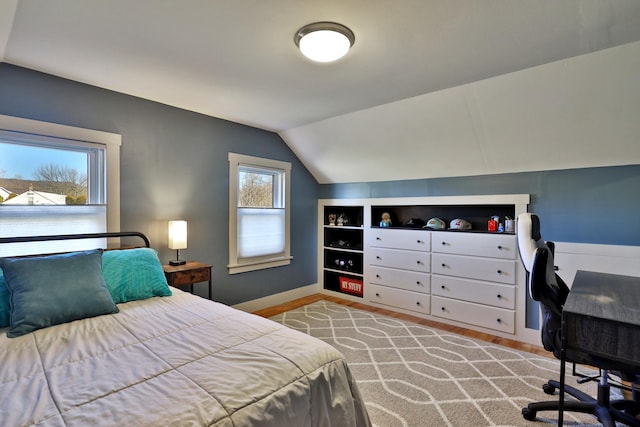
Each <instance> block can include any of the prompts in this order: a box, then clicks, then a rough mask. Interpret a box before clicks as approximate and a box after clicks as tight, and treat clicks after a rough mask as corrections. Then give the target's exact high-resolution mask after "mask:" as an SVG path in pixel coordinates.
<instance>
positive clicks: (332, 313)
mask: <svg viewBox="0 0 640 427" xmlns="http://www.w3.org/2000/svg"><path fill="white" fill-rule="evenodd" d="M271 319H272V320H275V321H277V322H280V323H283V324H285V325H287V326H289V327H291V328H293V329H297V330H300V331H302V332H305V333H307V334H309V335H312V336H314V337H317V338H319V339H321V340H323V341H325V342H327V343H329V344H331V345H332V346H334V347H335V348H337V349H338V350H340V351H341V352H342V353H343V354H344V355H345V357H346V359H347V361H348V363H349V366H350V367H351V370H352V372H353V375H354V377H355V378H356V380H357V383H358V387H359V388H360V392H361V393H362V395H363V399H364V400H365V402H366V404H367V409H368V411H369V416H370V417H371V421H372V422H373V424H374V425H375V426H378V427H395V426H411V427H413V426H431V427H437V426H456V427H457V426H474V427H475V426H529V427H535V426H536V425H540V426H542V425H555V424H557V414H556V413H554V412H540V413H538V418H537V421H536V422H531V421H526V420H525V419H524V418H523V417H522V415H521V412H520V411H521V408H522V407H524V406H526V405H527V403H529V402H533V401H540V400H550V399H557V393H556V396H555V397H554V396H549V395H546V394H545V393H544V392H543V391H542V384H543V383H545V382H546V381H547V380H548V379H551V378H556V379H557V378H558V375H559V372H560V367H559V362H558V361H557V360H556V359H553V358H546V357H541V356H538V355H534V354H531V353H527V352H522V351H517V350H513V349H510V348H507V347H502V346H499V345H495V344H491V343H487V342H484V341H480V340H474V339H469V338H467V337H464V336H461V335H457V334H453V333H450V332H446V331H443V330H438V329H434V328H429V327H425V326H422V325H418V324H414V323H411V322H405V321H401V320H397V319H393V318H390V317H386V316H383V315H379V314H376V313H370V312H366V311H361V310H356V309H353V308H350V307H346V306H343V305H339V304H335V303H332V302H328V301H319V302H315V303H313V304H309V305H306V306H304V307H300V308H298V309H295V310H291V311H288V312H285V313H283V314H280V315H278V316H274V317H272V318H271ZM570 369H571V368H570V366H568V372H569V373H570V372H571V370H570ZM567 380H568V383H569V384H571V385H574V382H575V381H574V379H572V378H570V377H569V376H568V377H567ZM581 388H583V389H584V390H585V391H586V392H588V393H589V394H591V395H593V393H594V392H595V383H590V384H588V385H585V386H581ZM565 425H570V426H597V425H600V424H599V423H598V422H597V420H596V419H595V418H593V417H591V416H590V415H586V414H570V413H565Z"/></svg>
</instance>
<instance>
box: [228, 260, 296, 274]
mask: <svg viewBox="0 0 640 427" xmlns="http://www.w3.org/2000/svg"><path fill="white" fill-rule="evenodd" d="M292 259H293V257H292V256H289V257H282V258H278V259H271V260H265V261H257V262H251V263H243V264H229V265H227V268H228V269H229V274H237V273H246V272H249V271H256V270H264V269H265V268H273V267H283V266H285V265H289V264H291V260H292Z"/></svg>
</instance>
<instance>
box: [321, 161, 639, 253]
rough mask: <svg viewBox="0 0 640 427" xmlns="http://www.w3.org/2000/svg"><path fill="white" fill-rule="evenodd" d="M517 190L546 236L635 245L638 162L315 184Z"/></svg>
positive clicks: (348, 188)
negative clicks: (528, 198)
mask: <svg viewBox="0 0 640 427" xmlns="http://www.w3.org/2000/svg"><path fill="white" fill-rule="evenodd" d="M549 155H550V156H551V155H553V153H550V154H549ZM521 193H522V194H530V195H531V204H530V205H529V211H530V212H535V213H536V214H538V216H540V220H541V226H542V230H541V231H542V235H543V236H544V238H545V239H546V240H552V241H558V242H573V243H598V244H610V245H632V246H640V165H632V166H616V167H602V168H585V169H571V170H560V171H543V172H527V173H513V174H500V175H485V176H472V177H459V178H437V179H423V180H413V181H394V182H375V183H353V184H331V185H321V186H320V198H323V199H333V198H336V199H339V198H367V197H420V196H456V195H478V194H521ZM425 219H426V218H425Z"/></svg>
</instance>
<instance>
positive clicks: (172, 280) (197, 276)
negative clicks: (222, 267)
mask: <svg viewBox="0 0 640 427" xmlns="http://www.w3.org/2000/svg"><path fill="white" fill-rule="evenodd" d="M162 269H163V270H164V275H165V276H166V278H167V282H168V283H169V286H175V287H177V288H179V287H182V286H187V285H189V290H190V292H191V293H193V284H194V283H199V282H209V299H211V264H204V263H201V262H197V261H187V263H186V264H183V265H163V266H162Z"/></svg>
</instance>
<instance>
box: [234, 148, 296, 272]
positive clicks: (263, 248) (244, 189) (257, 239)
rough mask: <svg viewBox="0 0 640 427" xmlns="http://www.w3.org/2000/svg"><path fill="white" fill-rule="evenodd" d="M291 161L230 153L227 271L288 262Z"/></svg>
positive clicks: (250, 269) (252, 268)
mask: <svg viewBox="0 0 640 427" xmlns="http://www.w3.org/2000/svg"><path fill="white" fill-rule="evenodd" d="M290 175H291V164H290V163H287V162H281V161H277V160H269V159H263V158H259V157H252V156H245V155H241V154H235V153H229V265H228V268H229V273H230V274H235V273H242V272H246V271H253V270H259V269H263V268H270V267H278V266H283V265H288V264H290V263H291V253H290V248H289V180H290Z"/></svg>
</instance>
